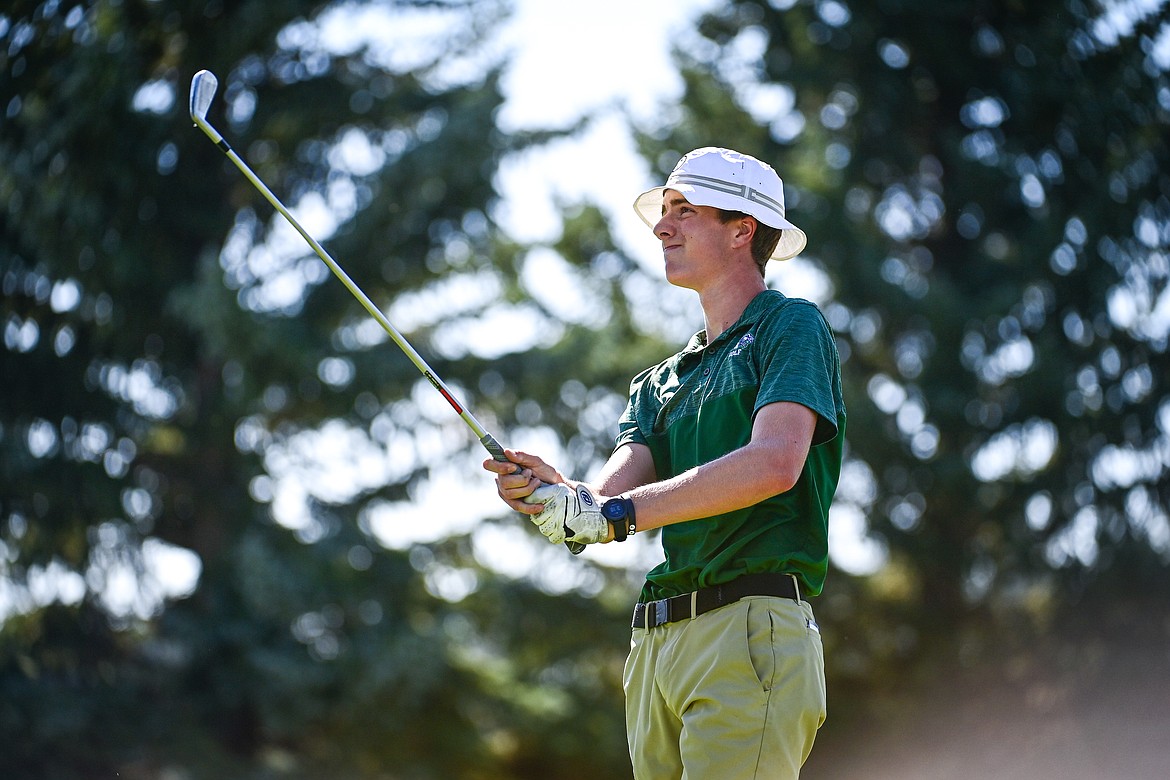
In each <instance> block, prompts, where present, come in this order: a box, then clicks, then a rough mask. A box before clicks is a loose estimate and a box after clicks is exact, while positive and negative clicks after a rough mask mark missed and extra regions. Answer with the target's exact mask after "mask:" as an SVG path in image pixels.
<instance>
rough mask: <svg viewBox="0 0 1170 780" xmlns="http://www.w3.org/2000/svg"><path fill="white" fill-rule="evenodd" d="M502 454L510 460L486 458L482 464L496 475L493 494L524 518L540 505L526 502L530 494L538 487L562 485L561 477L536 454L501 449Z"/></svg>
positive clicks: (563, 478) (535, 511) (538, 508)
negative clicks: (522, 514)
mask: <svg viewBox="0 0 1170 780" xmlns="http://www.w3.org/2000/svg"><path fill="white" fill-rule="evenodd" d="M504 454H505V455H507V456H508V458H509V460H507V461H500V460H492V459H490V458H489V459H487V460H485V461H484V462H483V467H484V469H485V470H487V471H490V472H492V473H493V474H495V475H496V492H497V493H499V495H500V498H501V499H503V501H504V503H506V504H507V505H508V506H510V507H512V508H513V509H515V510H516V511H517V512H523V513H524V514H526V515H535V514H537V513H539V512H540V511H541V507H540V505H539V504H532V503H528V499H529V497H530V496H531V495H532V492H533V491H534V490H536V489H537V488H539V487H540V486H541V485H551V484H555V483H558V482H564V481H565V477H564V475H563V474H561V472H559V471H557V470H556V469H555V468H553V467H552V466H550V465H549V464H547V463H545V462H544V461H543V460H542V459H541V458H539V457H537V456H536V455H529V454H528V453H526V452H520V451H519V450H508V449H506V450H504Z"/></svg>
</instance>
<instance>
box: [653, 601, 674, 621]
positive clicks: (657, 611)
mask: <svg viewBox="0 0 1170 780" xmlns="http://www.w3.org/2000/svg"><path fill="white" fill-rule="evenodd" d="M653 605H654V625H656V626H661V625H662V624H663V623H666V622H668V619H669V612H668V608H669V607H670V604H669V603H668V602H667V600H666V599H659V600H658V601H655V602H653Z"/></svg>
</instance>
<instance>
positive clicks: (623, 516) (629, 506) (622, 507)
mask: <svg viewBox="0 0 1170 780" xmlns="http://www.w3.org/2000/svg"><path fill="white" fill-rule="evenodd" d="M601 516H602V517H604V518H605V519H606V520H608V521H609V524H610V525H612V526H613V540H614V541H615V542H624V541H625V540H626V537H629V536H633V535H634V532H635V531H636V530H637V519H636V518H635V516H634V502H633V501H632V500H630V498H629V496H618V497H617V498H611V499H610V500H608V501H606V502H605V503H604V504H602V505H601Z"/></svg>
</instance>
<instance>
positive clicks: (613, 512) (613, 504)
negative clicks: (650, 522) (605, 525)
mask: <svg viewBox="0 0 1170 780" xmlns="http://www.w3.org/2000/svg"><path fill="white" fill-rule="evenodd" d="M601 514H602V516H603V517H605V519H606V520H621V519H622V518H624V517H625V516H626V502H625V501H622V500H621V499H620V498H615V499H611V500H610V501H606V502H605V503H604V504H602V505H601Z"/></svg>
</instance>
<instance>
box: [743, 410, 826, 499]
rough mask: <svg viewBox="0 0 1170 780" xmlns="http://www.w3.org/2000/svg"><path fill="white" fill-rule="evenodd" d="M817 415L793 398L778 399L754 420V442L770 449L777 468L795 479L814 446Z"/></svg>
mask: <svg viewBox="0 0 1170 780" xmlns="http://www.w3.org/2000/svg"><path fill="white" fill-rule="evenodd" d="M817 419H818V415H817V413H816V412H814V411H813V410H812V409H809V408H808V407H807V406H805V405H803V404H798V403H795V402H793V401H777V402H775V403H771V404H768V405H767V406H763V407H761V408H760V410H759V411H758V412H756V419H755V421H754V422H753V423H752V441H751V443H752V445H756V446H759V445H762V446H765V447H766V448H767V450H768V457H769V460H770V461H771V462H772V465H773V467H774V468H776V469H778V470H779V471H780V472H782V473H787V474H790V475H791V479H792V481H793V482H795V481H796V478H797V477H798V476H799V475H800V472H801V470H803V469H804V461H805V459H806V458H807V457H808V450H809V447H811V446H812V439H813V431H814V430H816V426H817Z"/></svg>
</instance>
